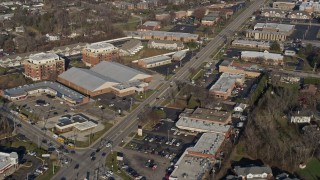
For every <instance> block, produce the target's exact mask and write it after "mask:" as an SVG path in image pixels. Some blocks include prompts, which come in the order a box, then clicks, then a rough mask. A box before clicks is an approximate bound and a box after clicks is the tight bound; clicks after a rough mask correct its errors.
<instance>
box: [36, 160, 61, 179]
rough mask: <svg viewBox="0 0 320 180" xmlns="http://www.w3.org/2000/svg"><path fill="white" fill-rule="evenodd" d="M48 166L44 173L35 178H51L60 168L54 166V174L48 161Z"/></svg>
mask: <svg viewBox="0 0 320 180" xmlns="http://www.w3.org/2000/svg"><path fill="white" fill-rule="evenodd" d="M48 166H49V169H48V170H47V171H46V172H45V173H44V174H42V175H41V176H39V177H37V180H47V179H51V178H52V177H53V175H54V174H56V173H57V172H58V171H59V169H60V166H54V174H53V164H52V163H50V164H48Z"/></svg>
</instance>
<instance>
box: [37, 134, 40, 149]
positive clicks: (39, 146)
mask: <svg viewBox="0 0 320 180" xmlns="http://www.w3.org/2000/svg"><path fill="white" fill-rule="evenodd" d="M37 137H38V148H40V139H39V136H38V135H37Z"/></svg>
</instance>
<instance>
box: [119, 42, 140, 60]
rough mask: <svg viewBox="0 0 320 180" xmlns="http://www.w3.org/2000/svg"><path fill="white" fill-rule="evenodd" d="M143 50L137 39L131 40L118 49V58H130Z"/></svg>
mask: <svg viewBox="0 0 320 180" xmlns="http://www.w3.org/2000/svg"><path fill="white" fill-rule="evenodd" d="M142 48H143V45H142V43H141V41H140V40H138V39H131V40H130V41H127V42H125V43H124V44H123V45H122V46H121V47H120V56H130V55H134V54H136V53H137V52H139V51H140V50H141V49H142Z"/></svg>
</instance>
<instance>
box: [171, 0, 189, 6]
mask: <svg viewBox="0 0 320 180" xmlns="http://www.w3.org/2000/svg"><path fill="white" fill-rule="evenodd" d="M168 3H170V4H174V5H180V4H184V3H185V0H168Z"/></svg>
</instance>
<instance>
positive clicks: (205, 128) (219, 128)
mask: <svg viewBox="0 0 320 180" xmlns="http://www.w3.org/2000/svg"><path fill="white" fill-rule="evenodd" d="M176 126H177V128H179V129H184V130H189V131H195V132H213V133H226V132H228V131H229V130H230V128H231V126H230V125H222V124H218V123H217V122H213V121H211V122H210V121H199V120H196V119H191V118H189V117H181V118H180V119H179V120H178V121H177V123H176Z"/></svg>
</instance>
